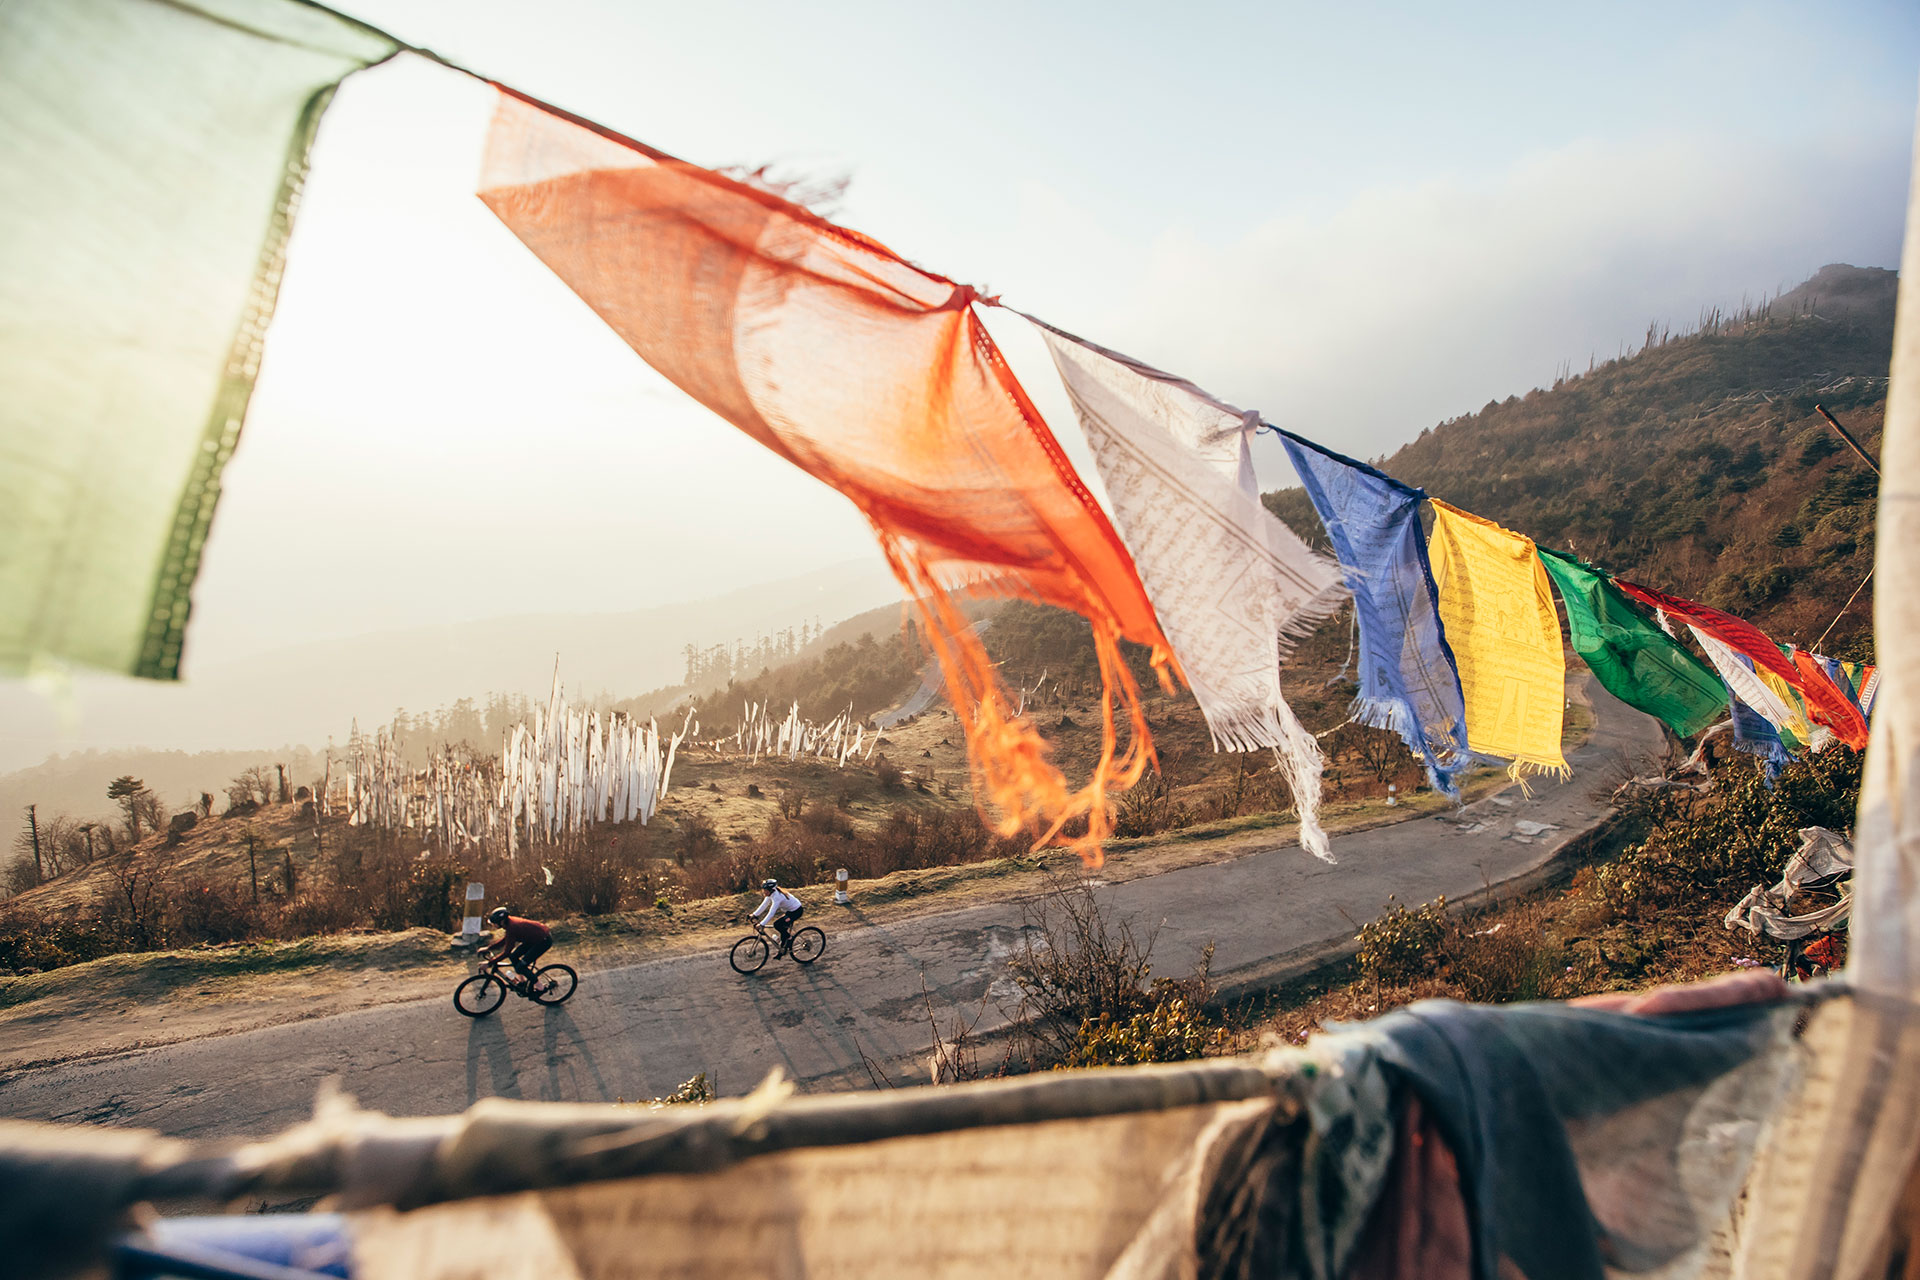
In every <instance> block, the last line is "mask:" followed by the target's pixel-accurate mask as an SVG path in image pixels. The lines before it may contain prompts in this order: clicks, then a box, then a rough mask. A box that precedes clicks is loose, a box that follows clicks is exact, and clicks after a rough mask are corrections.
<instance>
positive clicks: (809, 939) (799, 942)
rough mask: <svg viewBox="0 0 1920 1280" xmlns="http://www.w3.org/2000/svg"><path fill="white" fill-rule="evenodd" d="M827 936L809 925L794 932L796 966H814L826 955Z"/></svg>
mask: <svg viewBox="0 0 1920 1280" xmlns="http://www.w3.org/2000/svg"><path fill="white" fill-rule="evenodd" d="M826 950H827V935H826V934H824V933H822V932H820V930H818V929H816V928H814V927H813V926H812V925H808V926H807V927H806V928H804V929H795V930H794V931H793V951H792V952H791V953H790V954H791V955H792V956H793V959H794V962H795V963H796V964H812V963H813V962H814V961H815V960H818V959H819V958H820V957H821V956H823V955H825V954H826Z"/></svg>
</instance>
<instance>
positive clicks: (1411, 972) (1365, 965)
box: [1354, 895, 1453, 986]
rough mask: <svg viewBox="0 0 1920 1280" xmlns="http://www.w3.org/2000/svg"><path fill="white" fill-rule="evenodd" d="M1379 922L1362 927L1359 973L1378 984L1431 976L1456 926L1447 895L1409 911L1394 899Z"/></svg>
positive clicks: (1395, 984) (1390, 899) (1398, 983)
mask: <svg viewBox="0 0 1920 1280" xmlns="http://www.w3.org/2000/svg"><path fill="white" fill-rule="evenodd" d="M1387 902H1388V904H1389V905H1388V907H1387V909H1386V911H1385V912H1384V913H1382V915H1381V916H1380V918H1379V919H1378V920H1375V921H1373V922H1371V923H1370V924H1364V925H1361V926H1360V939H1359V940H1360V954H1359V955H1357V956H1356V957H1354V959H1355V962H1356V963H1357V964H1358V965H1359V966H1360V972H1361V973H1362V974H1364V975H1366V977H1367V978H1369V979H1370V980H1372V981H1373V982H1374V983H1375V984H1385V985H1390V986H1398V985H1403V984H1405V983H1408V982H1411V981H1413V980H1414V979H1415V978H1416V977H1419V976H1421V975H1422V974H1426V973H1431V972H1432V971H1433V968H1434V966H1435V965H1436V963H1437V962H1438V961H1439V959H1440V956H1441V953H1442V951H1443V950H1444V949H1445V947H1446V945H1447V940H1448V936H1449V934H1450V933H1451V932H1452V930H1453V922H1452V921H1451V920H1449V919H1448V918H1447V899H1446V897H1445V895H1442V896H1441V897H1438V898H1435V899H1434V900H1433V901H1432V902H1429V903H1427V904H1426V905H1425V906H1421V907H1415V908H1414V909H1413V910H1412V911H1409V910H1407V909H1406V908H1405V907H1403V906H1401V905H1400V904H1399V903H1397V902H1395V901H1394V900H1393V899H1392V898H1388V899H1387Z"/></svg>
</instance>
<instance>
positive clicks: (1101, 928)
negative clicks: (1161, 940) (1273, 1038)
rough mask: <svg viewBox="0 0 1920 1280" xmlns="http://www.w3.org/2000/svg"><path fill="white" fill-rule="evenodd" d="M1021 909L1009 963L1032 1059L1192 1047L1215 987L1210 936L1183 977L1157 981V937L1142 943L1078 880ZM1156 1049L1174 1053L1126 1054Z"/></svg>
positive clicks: (1076, 1059) (1112, 1057) (1088, 1058)
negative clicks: (1019, 933) (1017, 942)
mask: <svg viewBox="0 0 1920 1280" xmlns="http://www.w3.org/2000/svg"><path fill="white" fill-rule="evenodd" d="M1021 916H1022V919H1023V925H1024V927H1023V933H1022V940H1021V944H1020V947H1019V949H1018V950H1017V951H1016V952H1015V953H1014V956H1013V958H1012V959H1011V960H1009V961H1008V962H1007V967H1008V968H1009V969H1010V970H1011V971H1012V974H1013V978H1014V981H1015V982H1017V983H1018V984H1019V985H1020V989H1021V993H1022V995H1021V1002H1020V1009H1021V1014H1022V1022H1023V1032H1024V1034H1025V1036H1026V1037H1027V1038H1028V1040H1029V1041H1030V1042H1031V1049H1032V1053H1031V1056H1032V1057H1033V1058H1034V1059H1035V1060H1036V1061H1037V1062H1041V1063H1047V1064H1056V1065H1070V1066H1071V1065H1078V1066H1086V1065H1093V1064H1094V1063H1096V1062H1119V1061H1131V1062H1177V1061H1182V1060H1184V1059H1185V1058H1189V1057H1193V1056H1196V1055H1197V1052H1198V1049H1197V1048H1194V1045H1195V1036H1197V1035H1201V1034H1202V1033H1201V1031H1200V1030H1199V1029H1200V1028H1201V1027H1203V1026H1204V1023H1203V1022H1202V1020H1201V1019H1200V1014H1199V1010H1200V1009H1202V1008H1204V1007H1205V1005H1206V1003H1207V1001H1208V1000H1209V999H1211V998H1212V995H1213V984H1212V980H1211V978H1210V976H1209V970H1210V968H1211V966H1212V962H1213V945H1212V944H1211V943H1209V944H1208V945H1207V947H1206V949H1205V950H1204V951H1203V952H1202V953H1201V956H1200V959H1199V961H1198V963H1197V964H1196V965H1195V967H1194V970H1193V972H1192V973H1191V974H1190V975H1189V976H1187V977H1185V978H1174V979H1170V978H1158V979H1156V978H1154V977H1153V964H1152V955H1153V944H1154V939H1155V936H1156V935H1155V934H1149V935H1148V936H1147V938H1146V939H1145V940H1144V941H1142V940H1141V939H1140V938H1138V937H1137V936H1136V935H1135V934H1134V932H1133V927H1132V926H1131V925H1129V924H1128V923H1127V922H1126V921H1124V920H1114V919H1111V918H1110V917H1109V916H1108V914H1107V911H1106V908H1105V907H1104V906H1103V905H1102V903H1101V901H1100V899H1099V897H1098V895H1097V894H1095V892H1094V891H1093V890H1092V889H1091V888H1089V887H1088V886H1086V885H1085V884H1071V885H1056V886H1055V887H1054V888H1053V889H1051V890H1049V891H1048V893H1047V894H1046V895H1045V896H1043V897H1042V898H1041V899H1040V900H1039V901H1038V902H1036V903H1031V904H1027V905H1024V906H1023V907H1022V908H1021ZM1174 1005H1178V1006H1179V1008H1178V1009H1172V1008H1170V1006H1174ZM1189 1049H1193V1051H1192V1052H1189ZM1155 1052H1159V1053H1165V1054H1170V1055H1177V1056H1168V1057H1141V1056H1132V1057H1128V1056H1126V1055H1130V1054H1131V1055H1139V1054H1150V1053H1155Z"/></svg>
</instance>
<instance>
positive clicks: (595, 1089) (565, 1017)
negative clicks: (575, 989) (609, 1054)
mask: <svg viewBox="0 0 1920 1280" xmlns="http://www.w3.org/2000/svg"><path fill="white" fill-rule="evenodd" d="M541 1012H542V1013H544V1014H545V1015H546V1022H545V1026H544V1028H543V1031H544V1035H543V1036H542V1039H541V1045H540V1047H541V1050H542V1052H543V1053H544V1055H545V1059H546V1066H547V1086H546V1089H545V1090H544V1091H543V1092H542V1094H541V1097H542V1099H543V1100H544V1101H547V1102H607V1101H610V1100H611V1098H612V1094H611V1093H610V1092H609V1090H608V1089H607V1082H606V1079H605V1077H603V1076H602V1075H601V1074H600V1064H599V1063H597V1062H595V1061H594V1058H593V1050H591V1049H589V1048H588V1047H587V1038H586V1036H584V1035H582V1034H581V1033H580V1026H579V1024H578V1023H576V1022H575V1021H574V1020H573V1015H572V1014H571V1013H568V1012H567V1010H566V1009H565V1008H564V1007H562V1006H557V1005H548V1006H546V1007H545V1008H543V1009H542V1010H541ZM562 1040H564V1041H565V1042H566V1043H565V1044H562V1043H561V1042H562ZM575 1061H578V1063H579V1066H580V1068H581V1069H583V1070H584V1071H585V1073H586V1076H587V1078H588V1079H589V1080H591V1081H592V1085H591V1088H589V1089H582V1088H581V1087H580V1085H581V1075H580V1071H579V1070H575V1069H573V1063H574V1062H575ZM563 1064H565V1065H566V1066H567V1068H568V1070H567V1071H566V1072H564V1073H563V1072H562V1071H561V1067H562V1065H563Z"/></svg>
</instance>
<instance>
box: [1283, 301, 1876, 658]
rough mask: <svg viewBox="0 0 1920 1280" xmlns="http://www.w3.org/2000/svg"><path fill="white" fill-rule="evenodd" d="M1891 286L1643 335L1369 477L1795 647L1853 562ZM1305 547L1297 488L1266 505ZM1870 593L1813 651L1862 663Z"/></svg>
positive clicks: (1308, 529) (1871, 493) (1821, 618)
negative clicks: (1625, 351) (1860, 447)
mask: <svg viewBox="0 0 1920 1280" xmlns="http://www.w3.org/2000/svg"><path fill="white" fill-rule="evenodd" d="M1897 287H1898V277H1897V276H1896V275H1895V273H1894V272H1891V271H1883V270H1878V269H1871V268H1860V267H1850V266H1843V265H1834V266H1828V267H1823V268H1821V269H1820V271H1819V272H1818V273H1817V274H1816V275H1814V277H1813V278H1812V279H1810V280H1808V281H1807V282H1806V283H1805V284H1802V285H1801V286H1800V287H1798V288H1796V289H1794V290H1793V291H1791V292H1789V293H1786V294H1782V295H1781V296H1780V297H1778V298H1775V299H1773V300H1772V301H1771V302H1770V303H1763V304H1760V305H1757V306H1754V307H1750V308H1748V309H1746V310H1744V311H1743V312H1741V313H1738V314H1735V315H1731V316H1729V315H1720V314H1708V315H1704V316H1702V317H1701V318H1700V323H1699V324H1698V326H1697V327H1696V328H1695V329H1694V330H1693V331H1691V332H1687V333H1684V334H1671V333H1664V332H1660V331H1650V332H1649V334H1648V335H1647V341H1646V345H1645V346H1644V347H1643V348H1642V350H1640V351H1639V352H1637V353H1636V354H1634V355H1630V356H1627V357H1625V358H1623V359H1619V360H1611V361H1608V362H1607V363H1606V364H1603V365H1600V366H1598V367H1596V368H1594V369H1592V370H1591V371H1589V372H1585V373H1581V374H1579V375H1577V376H1568V377H1564V378H1562V379H1560V380H1558V381H1556V383H1555V384H1554V386H1553V387H1551V388H1548V389H1541V390H1535V391H1530V392H1528V393H1527V394H1526V395H1525V396H1509V397H1508V398H1507V399H1506V400H1504V401H1499V402H1492V403H1489V404H1488V405H1487V406H1486V407H1485V408H1483V409H1481V410H1480V411H1479V412H1478V413H1470V414H1467V415H1465V416H1464V417H1460V418H1456V419H1454V420H1452V421H1450V422H1444V423H1441V424H1440V425H1439V426H1437V427H1433V428H1430V429H1428V430H1426V431H1423V432H1421V433H1420V438H1419V439H1418V440H1415V441H1413V442H1412V443H1411V444H1408V445H1406V446H1405V447H1404V448H1402V449H1400V450H1399V451H1398V452H1396V453H1395V454H1393V455H1392V456H1391V457H1389V458H1386V459H1383V460H1381V461H1380V462H1379V464H1378V465H1379V466H1380V468H1381V469H1382V470H1384V471H1385V472H1387V473H1388V474H1389V475H1392V476H1394V477H1396V478H1397V479H1400V480H1403V481H1405V482H1406V483H1408V484H1413V485H1419V486H1422V487H1424V488H1425V489H1426V490H1427V491H1428V492H1429V493H1430V494H1432V495H1433V496H1434V497H1436V498H1443V499H1445V500H1446V501H1448V502H1451V503H1453V504H1454V505H1455V506H1459V507H1463V508H1465V509H1466V510H1468V511H1471V512H1473V513H1475V514H1476V515H1480V516H1484V517H1486V518H1487V519H1489V520H1497V521H1499V522H1500V523H1501V524H1504V525H1506V526H1507V527H1508V528H1511V529H1514V530H1517V531H1518V532H1521V533H1524V534H1527V535H1528V536H1529V537H1532V538H1533V539H1535V540H1536V541H1538V542H1540V543H1543V544H1544V545H1547V546H1551V547H1554V548H1559V549H1567V550H1572V551H1576V552H1578V553H1579V554H1580V555H1583V556H1585V557H1587V558H1588V559H1590V560H1592V561H1594V562H1595V563H1597V564H1599V565H1601V566H1602V567H1604V568H1607V569H1609V570H1612V571H1613V572H1615V573H1618V574H1620V575H1621V576H1623V577H1628V578H1632V579H1636V580H1638V581H1641V582H1644V583H1646V584H1647V585H1649V586H1654V587H1658V588H1661V589H1663V590H1670V591H1674V592H1677V593H1679V594H1681V595H1686V596H1690V597H1693V598H1695V599H1699V600H1703V601H1705V602H1706V603H1708V604H1711V605H1715V606H1717V607H1719V608H1722V609H1726V610H1728V611H1729V612H1732V613H1736V614H1738V615H1740V616H1741V617H1744V618H1747V619H1749V620H1750V621H1752V622H1754V623H1756V624H1758V625H1759V626H1761V627H1762V628H1764V629H1766V630H1767V631H1768V632H1769V633H1770V634H1771V635H1772V636H1773V637H1774V638H1775V639H1776V640H1780V641H1791V642H1794V643H1798V644H1803V645H1805V644H1811V643H1812V642H1813V641H1814V640H1816V639H1817V638H1818V637H1819V636H1820V634H1821V633H1822V632H1823V631H1825V630H1826V628H1827V627H1828V625H1829V624H1831V623H1833V622H1834V619H1835V618H1836V616H1838V615H1839V614H1840V610H1841V607H1842V606H1843V605H1844V604H1845V603H1846V600H1847V598H1848V596H1850V595H1851V594H1852V593H1853V592H1854V590H1855V589H1856V588H1857V587H1859V585H1860V583H1861V581H1862V579H1864V578H1865V577H1866V574H1867V571H1868V570H1869V569H1870V568H1872V566H1873V545H1874V502H1875V497H1876V494H1877V491H1878V484H1877V481H1876V479H1875V476H1874V473H1873V472H1872V471H1871V470H1870V469H1869V468H1868V467H1867V466H1866V465H1865V464H1863V463H1862V462H1861V461H1860V460H1859V459H1858V458H1857V457H1855V456H1854V454H1853V453H1852V452H1851V451H1850V450H1849V449H1847V447H1846V446H1845V445H1844V444H1842V443H1841V441H1840V440H1839V438H1838V437H1837V436H1836V435H1835V434H1834V432H1833V431H1832V429H1831V428H1829V427H1828V426H1827V425H1826V423H1825V422H1823V421H1822V420H1821V418H1820V417H1819V416H1818V415H1817V414H1816V413H1815V411H1814V406H1815V405H1816V404H1821V405H1825V406H1826V407H1827V408H1828V409H1829V410H1831V411H1832V412H1833V413H1834V414H1836V415H1837V416H1838V417H1839V419H1840V420H1841V422H1843V423H1844V424H1846V426H1847V427H1848V428H1849V430H1851V431H1852V432H1853V434H1854V436H1855V437H1857V438H1858V439H1859V440H1860V441H1861V442H1862V443H1863V444H1864V445H1865V446H1866V448H1867V451H1868V452H1869V453H1870V454H1876V455H1877V453H1878V448H1879V442H1880V430H1881V423H1882V420H1883V418H1884V417H1885V415H1886V400H1887V368H1888V364H1889V361H1890V360H1891V357H1892V351H1893V312H1894V295H1895V293H1896V290H1897ZM1266 498H1267V504H1268V506H1269V507H1271V508H1272V509H1273V510H1274V512H1275V513H1276V514H1278V515H1279V516H1280V517H1281V518H1282V519H1284V520H1286V521H1287V522H1288V523H1289V524H1291V525H1292V526H1293V527H1294V528H1295V529H1296V530H1297V531H1299V532H1301V533H1302V534H1303V536H1306V537H1308V538H1310V539H1314V540H1319V541H1321V542H1323V543H1324V535H1323V532H1322V530H1321V528H1320V522H1319V519H1318V518H1317V517H1316V516H1315V515H1314V514H1313V509H1312V506H1311V505H1310V504H1309V503H1308V501H1307V498H1306V494H1305V493H1304V492H1303V491H1301V490H1299V489H1288V490H1282V491H1279V492H1276V493H1270V494H1268V495H1266ZM1872 617H1873V615H1872V599H1871V589H1869V590H1868V591H1866V592H1862V593H1861V595H1860V597H1859V599H1858V600H1856V601H1855V603H1854V605H1853V606H1852V608H1851V609H1849V610H1848V611H1847V613H1846V615H1845V616H1844V617H1843V618H1841V620H1840V622H1839V624H1838V625H1837V626H1835V627H1834V629H1833V633H1832V635H1831V636H1830V637H1829V638H1828V640H1827V641H1826V644H1825V646H1824V647H1825V648H1826V650H1827V652H1829V653H1832V654H1835V655H1836V656H1855V655H1864V654H1865V653H1867V652H1868V651H1869V649H1870V646H1871V643H1872V640H1871V637H1872Z"/></svg>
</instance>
